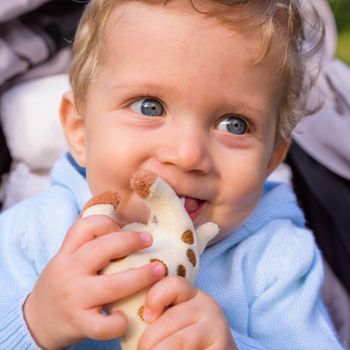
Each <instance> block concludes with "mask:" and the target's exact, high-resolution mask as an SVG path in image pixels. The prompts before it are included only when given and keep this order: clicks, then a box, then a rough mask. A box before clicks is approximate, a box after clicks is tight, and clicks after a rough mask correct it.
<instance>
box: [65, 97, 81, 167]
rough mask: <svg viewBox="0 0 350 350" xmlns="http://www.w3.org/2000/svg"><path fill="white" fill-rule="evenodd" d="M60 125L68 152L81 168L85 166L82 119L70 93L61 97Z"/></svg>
mask: <svg viewBox="0 0 350 350" xmlns="http://www.w3.org/2000/svg"><path fill="white" fill-rule="evenodd" d="M60 117H61V124H62V127H63V131H64V135H65V138H66V141H67V145H68V148H69V151H70V152H71V154H72V156H73V157H74V159H75V160H76V162H77V163H78V164H79V165H80V166H82V167H85V166H86V147H85V128H84V117H83V116H82V115H81V114H80V113H79V111H78V108H77V106H76V103H75V99H74V96H73V93H72V91H68V92H66V93H65V94H64V95H63V96H62V100H61V106H60Z"/></svg>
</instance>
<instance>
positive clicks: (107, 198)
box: [80, 191, 120, 217]
mask: <svg viewBox="0 0 350 350" xmlns="http://www.w3.org/2000/svg"><path fill="white" fill-rule="evenodd" d="M119 202H120V197H119V194H118V193H117V192H113V191H106V192H102V193H99V194H97V195H96V196H94V197H92V198H91V199H90V200H89V201H88V202H87V203H86V204H85V205H84V208H83V210H82V211H81V213H80V217H81V216H82V213H84V211H85V210H86V209H88V208H90V207H92V206H93V205H98V204H110V205H112V206H113V207H114V209H116V208H117V206H118V204H119Z"/></svg>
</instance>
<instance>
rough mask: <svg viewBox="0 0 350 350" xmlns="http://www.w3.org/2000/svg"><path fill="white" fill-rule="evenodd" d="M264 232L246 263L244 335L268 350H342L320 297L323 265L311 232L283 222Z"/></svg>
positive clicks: (275, 223) (277, 221)
mask: <svg viewBox="0 0 350 350" xmlns="http://www.w3.org/2000/svg"><path fill="white" fill-rule="evenodd" d="M264 231H265V232H263V234H262V235H261V239H260V241H255V242H254V243H255V244H256V247H255V248H256V249H255V254H253V255H252V257H250V258H249V259H248V263H247V265H246V267H247V271H246V272H247V273H249V274H250V275H251V276H252V277H253V278H252V281H253V285H252V286H253V288H252V290H253V293H252V295H251V298H250V305H249V308H250V313H249V314H250V317H249V325H248V328H249V330H248V332H249V335H250V336H251V337H252V338H253V339H255V340H257V341H259V342H261V343H262V344H264V345H265V346H266V347H267V348H268V349H295V350H309V349H318V350H329V349H332V350H337V349H342V347H341V345H340V344H339V342H338V340H337V338H336V335H335V332H334V328H333V325H332V324H331V322H330V318H329V316H328V313H327V311H326V309H325V306H324V304H323V302H322V300H321V297H320V290H321V286H322V283H323V266H322V259H321V256H320V252H319V250H318V248H317V246H316V244H315V242H314V238H313V236H312V234H311V233H310V232H309V231H307V230H305V229H302V228H298V227H295V226H294V225H293V224H292V223H291V222H287V223H286V222H285V221H283V220H275V221H274V222H272V223H270V224H269V225H268V226H267V227H266V228H265V229H264ZM264 233H265V234H264Z"/></svg>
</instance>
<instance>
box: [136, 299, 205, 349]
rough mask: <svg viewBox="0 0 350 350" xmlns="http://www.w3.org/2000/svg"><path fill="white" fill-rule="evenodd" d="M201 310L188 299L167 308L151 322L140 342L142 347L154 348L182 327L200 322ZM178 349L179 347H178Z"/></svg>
mask: <svg viewBox="0 0 350 350" xmlns="http://www.w3.org/2000/svg"><path fill="white" fill-rule="evenodd" d="M199 318H200V312H199V310H198V308H194V307H192V302H191V300H190V301H187V302H184V303H182V304H178V305H175V306H172V307H170V308H169V309H167V310H166V311H165V312H164V313H163V314H162V315H161V316H160V317H159V318H158V319H156V320H155V321H154V322H153V323H151V324H149V325H148V327H147V328H146V330H145V332H144V333H143V335H142V337H141V340H140V344H141V343H142V344H144V347H141V348H142V349H153V346H154V345H156V344H158V343H159V342H160V341H162V340H163V339H165V338H167V337H170V336H172V335H173V334H175V333H176V332H178V331H179V330H180V329H182V328H186V327H189V326H191V325H192V324H194V323H196V322H198V320H199ZM176 349H177V348H176Z"/></svg>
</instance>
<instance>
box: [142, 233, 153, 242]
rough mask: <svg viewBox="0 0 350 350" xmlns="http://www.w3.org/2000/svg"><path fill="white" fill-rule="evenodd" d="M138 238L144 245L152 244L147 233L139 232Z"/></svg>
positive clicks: (150, 237)
mask: <svg viewBox="0 0 350 350" xmlns="http://www.w3.org/2000/svg"><path fill="white" fill-rule="evenodd" d="M140 238H141V240H142V241H143V242H145V243H146V244H150V243H151V242H152V236H151V235H150V234H149V233H147V232H141V233H140Z"/></svg>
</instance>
